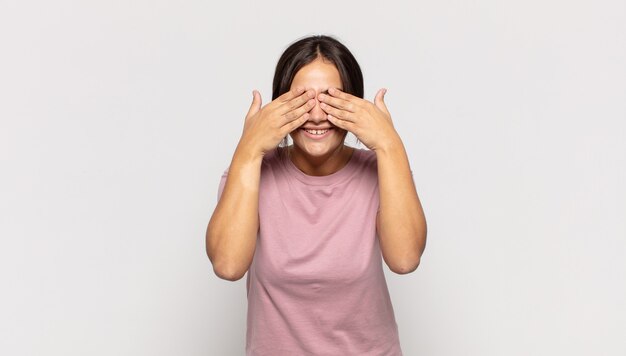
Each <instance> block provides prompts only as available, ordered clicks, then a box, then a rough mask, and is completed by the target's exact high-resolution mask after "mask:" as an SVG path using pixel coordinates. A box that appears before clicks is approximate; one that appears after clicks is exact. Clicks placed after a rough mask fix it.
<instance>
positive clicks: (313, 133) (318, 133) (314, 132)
mask: <svg viewBox="0 0 626 356" xmlns="http://www.w3.org/2000/svg"><path fill="white" fill-rule="evenodd" d="M302 130H304V131H306V132H308V133H310V134H311V135H319V136H321V135H323V134H325V133H326V132H328V131H330V130H332V127H331V128H328V129H325V130H309V129H305V128H302Z"/></svg>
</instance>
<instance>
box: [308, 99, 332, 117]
mask: <svg viewBox="0 0 626 356" xmlns="http://www.w3.org/2000/svg"><path fill="white" fill-rule="evenodd" d="M313 100H315V106H313V108H312V109H311V110H309V115H310V116H309V121H311V122H314V123H315V124H319V123H321V122H324V121H327V120H328V118H327V117H326V115H327V113H326V112H325V111H324V110H322V108H321V107H320V101H319V99H318V97H317V95H315V98H314V99H313Z"/></svg>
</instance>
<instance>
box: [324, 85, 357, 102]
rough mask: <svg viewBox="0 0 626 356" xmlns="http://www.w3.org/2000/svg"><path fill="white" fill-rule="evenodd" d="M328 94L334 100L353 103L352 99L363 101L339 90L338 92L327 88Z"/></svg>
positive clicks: (335, 89)
mask: <svg viewBox="0 0 626 356" xmlns="http://www.w3.org/2000/svg"><path fill="white" fill-rule="evenodd" d="M328 94H330V95H332V96H334V97H335V98H339V99H343V100H348V101H353V100H354V99H360V100H363V99H361V98H359V97H358V96H354V95H352V94H348V93H346V92H344V91H341V90H339V89H337V88H328Z"/></svg>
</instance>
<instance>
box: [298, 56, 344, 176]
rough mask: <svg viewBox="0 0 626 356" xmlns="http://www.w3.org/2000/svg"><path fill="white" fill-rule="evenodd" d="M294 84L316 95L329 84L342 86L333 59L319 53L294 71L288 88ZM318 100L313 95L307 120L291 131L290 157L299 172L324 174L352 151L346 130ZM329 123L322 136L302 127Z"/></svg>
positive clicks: (316, 126) (333, 169) (335, 166)
mask: <svg viewBox="0 0 626 356" xmlns="http://www.w3.org/2000/svg"><path fill="white" fill-rule="evenodd" d="M296 87H304V88H306V89H307V90H312V91H314V92H315V95H316V97H317V96H319V95H320V94H322V93H325V92H326V91H327V90H328V88H342V84H341V76H340V75H339V71H338V70H337V67H335V65H334V64H333V63H332V62H330V61H328V60H326V59H324V58H322V57H318V58H317V59H315V60H314V61H312V62H311V63H309V64H307V65H305V66H304V67H302V68H300V70H299V71H298V72H297V73H296V75H295V76H294V78H293V81H292V83H291V89H293V88H296ZM320 104H321V102H320V100H319V99H318V98H316V99H315V105H314V106H313V108H311V110H310V111H309V112H308V114H309V117H308V120H307V121H306V122H305V124H304V125H302V126H301V127H300V128H299V129H298V130H294V131H292V132H291V134H290V136H291V139H292V140H293V146H291V151H290V156H291V160H292V161H293V163H294V164H295V165H296V167H298V168H299V169H300V170H301V171H302V172H304V173H306V174H308V175H312V176H324V175H329V174H332V173H334V172H336V171H338V170H339V169H341V168H342V167H343V166H345V165H346V164H347V162H348V160H349V159H350V157H351V155H352V152H353V151H354V149H353V148H351V147H349V146H345V145H344V140H345V137H346V135H347V134H348V131H346V130H344V129H342V128H339V127H337V126H335V125H334V124H333V123H332V122H330V121H329V120H328V118H327V113H326V112H325V111H324V110H322V108H321V107H320ZM329 126H330V127H331V130H330V133H329V134H328V135H327V136H326V137H324V138H323V139H321V140H315V139H312V138H310V137H308V136H307V135H306V134H305V133H304V132H303V130H302V128H304V127H307V128H308V127H312V128H323V127H329Z"/></svg>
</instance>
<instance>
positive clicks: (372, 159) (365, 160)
mask: <svg viewBox="0 0 626 356" xmlns="http://www.w3.org/2000/svg"><path fill="white" fill-rule="evenodd" d="M353 155H356V156H355V161H356V162H357V164H358V165H359V166H365V167H372V168H376V165H377V163H378V162H377V159H376V152H374V151H372V150H369V149H365V148H355V149H354V153H353Z"/></svg>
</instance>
